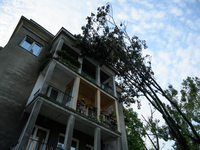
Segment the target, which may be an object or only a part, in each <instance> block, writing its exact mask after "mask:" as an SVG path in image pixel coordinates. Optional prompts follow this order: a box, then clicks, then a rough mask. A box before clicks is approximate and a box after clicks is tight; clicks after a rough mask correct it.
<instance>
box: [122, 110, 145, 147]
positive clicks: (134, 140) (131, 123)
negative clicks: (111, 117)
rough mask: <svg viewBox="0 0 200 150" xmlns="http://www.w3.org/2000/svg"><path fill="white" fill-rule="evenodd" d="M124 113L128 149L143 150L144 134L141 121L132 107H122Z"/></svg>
mask: <svg viewBox="0 0 200 150" xmlns="http://www.w3.org/2000/svg"><path fill="white" fill-rule="evenodd" d="M124 115H125V117H126V119H127V120H128V122H127V123H126V135H127V140H128V147H129V150H145V149H146V147H145V144H144V141H143V139H142V137H144V136H145V134H146V133H145V130H144V126H143V123H142V122H141V121H140V119H139V118H138V116H137V113H136V112H134V111H133V109H132V108H130V109H124Z"/></svg>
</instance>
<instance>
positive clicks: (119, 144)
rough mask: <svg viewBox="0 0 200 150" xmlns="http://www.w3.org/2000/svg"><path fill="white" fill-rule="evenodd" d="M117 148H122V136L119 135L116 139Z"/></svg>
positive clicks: (118, 149) (119, 149) (117, 149)
mask: <svg viewBox="0 0 200 150" xmlns="http://www.w3.org/2000/svg"><path fill="white" fill-rule="evenodd" d="M116 150H122V145H121V138H120V137H118V138H117V139H116Z"/></svg>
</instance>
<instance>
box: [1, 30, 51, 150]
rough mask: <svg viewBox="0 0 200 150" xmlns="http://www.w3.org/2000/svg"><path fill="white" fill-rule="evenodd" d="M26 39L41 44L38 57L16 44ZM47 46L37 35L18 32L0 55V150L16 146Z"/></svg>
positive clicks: (24, 31)
mask: <svg viewBox="0 0 200 150" xmlns="http://www.w3.org/2000/svg"><path fill="white" fill-rule="evenodd" d="M26 35H30V36H31V37H33V39H35V40H37V41H38V42H40V44H42V46H43V49H42V51H41V53H40V54H39V56H38V57H36V56H35V55H33V54H31V53H29V52H28V51H26V50H25V49H24V48H22V47H20V46H19V44H20V42H21V41H22V40H23V38H24V37H25V36H26ZM48 46H49V45H48V44H47V43H45V42H44V41H43V40H41V39H40V38H38V37H37V36H36V35H34V34H32V33H31V32H29V31H27V30H26V29H25V28H23V27H22V28H21V29H20V30H19V32H18V33H17V34H15V36H13V38H12V39H11V40H10V41H9V42H8V43H7V45H6V46H5V47H4V49H3V50H1V51H0V118H1V119H0V129H1V130H0V149H1V150H8V149H10V148H9V147H10V146H12V145H14V144H16V143H17V141H18V137H19V135H20V133H21V130H22V128H23V127H24V123H25V122H26V120H27V115H25V114H24V113H23V110H24V107H25V104H26V102H27V100H28V97H29V95H30V93H31V90H32V88H33V86H34V84H35V82H36V79H37V77H38V75H39V66H40V61H41V59H42V57H43V56H44V54H45V53H46V52H47V51H46V50H45V49H47V47H48Z"/></svg>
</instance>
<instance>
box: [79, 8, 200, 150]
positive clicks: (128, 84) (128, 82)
mask: <svg viewBox="0 0 200 150" xmlns="http://www.w3.org/2000/svg"><path fill="white" fill-rule="evenodd" d="M86 19H87V24H86V26H84V27H82V30H83V35H77V36H76V37H77V41H76V46H77V47H81V48H82V55H83V56H89V57H93V58H94V59H96V60H97V61H99V63H100V64H102V65H103V64H105V65H108V66H112V68H114V69H115V70H116V72H117V75H118V76H119V77H121V78H122V82H121V86H122V87H123V88H124V93H122V95H121V97H120V100H122V101H124V102H125V104H127V105H128V106H130V103H133V102H136V101H137V102H139V98H140V97H143V96H144V97H145V98H146V99H147V100H148V101H149V102H150V103H151V104H152V105H153V106H154V108H156V109H157V110H158V111H159V112H160V113H161V114H162V116H163V118H164V120H165V121H166V124H167V125H168V127H169V130H170V132H171V133H172V134H173V137H174V138H175V139H176V141H177V142H178V143H179V145H180V146H181V148H182V149H183V150H188V149H189V145H188V142H187V139H186V137H185V135H189V136H188V138H190V140H192V141H193V142H197V143H198V144H200V136H199V134H198V133H197V130H196V129H195V127H194V126H193V124H192V123H191V121H190V120H189V119H187V117H186V115H185V113H183V112H182V111H181V109H180V108H179V107H178V106H177V103H176V102H174V101H173V99H172V98H171V97H170V96H169V95H167V94H166V93H165V91H164V90H163V89H162V88H161V87H160V85H159V84H158V83H157V82H156V80H155V78H154V73H153V71H152V69H151V62H150V56H148V55H147V56H143V55H142V50H143V49H144V48H147V46H146V42H145V41H142V40H140V39H139V38H138V37H137V36H133V37H130V36H129V35H128V34H127V32H126V24H125V23H120V24H119V25H117V24H116V22H115V20H114V18H113V14H112V9H111V5H109V4H108V5H107V6H102V7H99V8H98V9H97V14H96V15H95V14H93V13H91V16H90V17H87V18H86ZM160 96H162V98H164V99H165V100H167V101H168V102H169V103H170V104H171V106H172V107H174V109H176V110H177V113H178V114H179V115H180V117H181V118H182V119H183V120H185V123H186V124H187V125H188V126H189V128H190V133H191V134H188V133H186V132H184V130H183V129H182V126H181V125H180V124H179V122H176V120H175V118H174V117H173V115H172V114H171V113H169V111H168V109H167V108H166V106H165V104H164V103H163V102H162V101H161V99H160ZM191 135H192V136H191Z"/></svg>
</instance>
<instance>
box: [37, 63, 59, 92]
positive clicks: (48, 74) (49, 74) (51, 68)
mask: <svg viewBox="0 0 200 150" xmlns="http://www.w3.org/2000/svg"><path fill="white" fill-rule="evenodd" d="M55 66H56V62H55V61H51V63H50V64H49V67H48V69H47V72H46V75H45V77H44V81H43V84H42V87H41V89H40V93H42V94H46V92H47V88H48V86H49V82H50V80H51V77H52V75H53V72H54V69H55Z"/></svg>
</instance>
